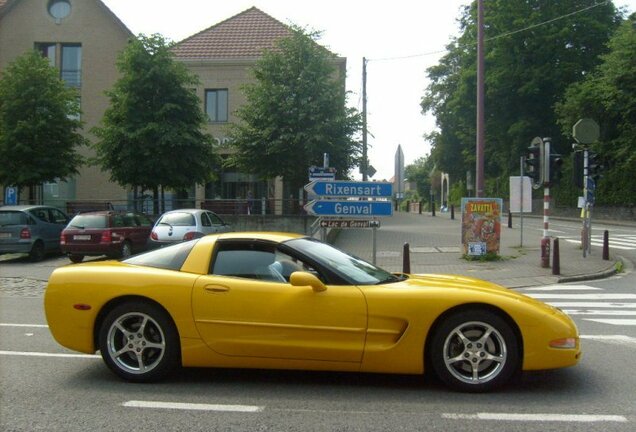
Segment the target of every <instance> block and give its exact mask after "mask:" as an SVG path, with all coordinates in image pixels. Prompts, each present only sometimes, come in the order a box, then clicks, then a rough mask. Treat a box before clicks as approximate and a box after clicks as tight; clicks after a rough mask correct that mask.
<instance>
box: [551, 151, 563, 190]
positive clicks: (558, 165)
mask: <svg viewBox="0 0 636 432" xmlns="http://www.w3.org/2000/svg"><path fill="white" fill-rule="evenodd" d="M562 169H563V158H561V155H560V154H557V153H552V154H550V184H549V186H556V185H558V184H559V183H561V177H563V172H562Z"/></svg>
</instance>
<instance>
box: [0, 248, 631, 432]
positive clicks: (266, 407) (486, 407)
mask: <svg viewBox="0 0 636 432" xmlns="http://www.w3.org/2000/svg"><path fill="white" fill-rule="evenodd" d="M630 253H631V255H630ZM626 254H627V256H628V257H629V258H630V263H631V262H633V261H634V260H635V259H636V257H635V256H634V254H633V253H632V252H629V251H627V252H626ZM64 263H66V260H65V259H64V258H61V257H58V258H55V257H54V258H49V259H47V260H46V261H44V262H42V263H38V264H35V265H34V264H31V263H28V262H26V261H23V260H13V261H10V262H3V263H2V264H0V276H7V277H12V276H11V275H13V274H22V275H24V276H28V277H29V278H30V279H29V280H30V281H32V282H31V283H29V284H27V286H16V287H15V289H3V290H2V291H1V292H0V383H1V384H0V430H2V431H34V430H46V431H86V430H96V431H100V430H131V431H155V430H175V431H179V430H187V431H198V430H201V431H203V430H205V431H398V430H405V431H416V430H462V431H486V430H488V431H491V430H505V431H557V430H558V431H568V430H572V431H598V430H604V431H633V430H636V402H635V400H634V388H636V375H635V374H633V373H632V369H631V366H632V365H633V363H634V361H633V359H634V355H636V289H635V288H634V287H636V273H634V271H633V266H632V265H631V264H630V263H628V268H627V272H625V273H623V274H620V275H618V276H614V277H612V278H610V279H607V280H599V281H593V282H582V283H578V284H564V285H557V286H542V287H529V288H524V289H522V290H521V291H522V292H524V293H526V294H529V295H532V296H535V297H538V298H541V299H542V300H544V301H547V302H549V303H553V304H557V305H559V306H560V307H562V308H563V309H565V310H566V311H568V312H569V313H571V316H572V317H573V318H574V320H575V321H576V323H577V325H578V326H579V329H580V332H581V336H582V344H583V351H584V355H583V358H582V360H581V362H580V364H579V365H577V366H575V367H573V368H568V369H563V370H556V371H548V372H535V373H526V374H523V375H522V377H521V378H520V379H519V380H518V381H516V382H514V383H512V384H511V385H509V386H507V387H505V388H503V389H502V390H501V391H498V392H496V393H491V394H478V395H471V394H462V393H455V392H452V391H450V390H448V389H447V388H446V387H444V386H443V385H441V384H440V383H438V382H436V381H435V380H431V379H423V378H421V377H414V376H404V375H375V374H369V375H364V374H345V373H315V372H290V371H265V370H248V371H245V370H220V369H190V370H182V371H179V372H178V373H176V374H175V375H174V376H171V377H170V378H169V379H168V380H166V381H164V382H161V383H157V384H130V383H126V382H123V381H121V380H119V379H118V378H117V377H115V376H114V375H113V374H112V373H110V372H109V370H108V369H107V368H106V367H105V365H104V364H103V363H102V361H101V359H100V358H99V357H97V356H85V355H77V353H73V352H70V351H68V350H65V349H64V348H62V347H60V346H59V345H57V343H56V342H55V341H54V340H53V339H52V337H51V335H50V333H49V331H48V329H47V327H46V320H45V317H44V312H43V307H42V297H41V288H38V286H43V282H41V283H38V282H37V278H39V277H40V276H39V275H46V272H47V271H48V272H49V273H50V271H51V270H52V268H54V267H55V266H57V265H62V264H64ZM13 277H17V276H13ZM46 277H48V276H45V277H44V279H46ZM33 278H35V280H34V279H33Z"/></svg>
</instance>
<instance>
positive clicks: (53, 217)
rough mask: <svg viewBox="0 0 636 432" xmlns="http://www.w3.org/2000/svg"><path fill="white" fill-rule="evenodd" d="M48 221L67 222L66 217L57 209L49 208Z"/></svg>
mask: <svg viewBox="0 0 636 432" xmlns="http://www.w3.org/2000/svg"><path fill="white" fill-rule="evenodd" d="M49 216H50V221H51V222H53V223H56V224H66V223H68V218H67V217H66V216H65V215H64V213H62V212H61V211H59V210H57V209H49Z"/></svg>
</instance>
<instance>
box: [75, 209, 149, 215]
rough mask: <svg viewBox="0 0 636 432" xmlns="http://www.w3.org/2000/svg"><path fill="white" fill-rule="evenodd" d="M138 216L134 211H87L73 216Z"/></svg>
mask: <svg viewBox="0 0 636 432" xmlns="http://www.w3.org/2000/svg"><path fill="white" fill-rule="evenodd" d="M131 213H133V214H140V213H139V212H136V211H132V210H130V211H129V210H96V211H87V212H81V213H77V214H75V216H86V215H93V216H108V215H116V214H131Z"/></svg>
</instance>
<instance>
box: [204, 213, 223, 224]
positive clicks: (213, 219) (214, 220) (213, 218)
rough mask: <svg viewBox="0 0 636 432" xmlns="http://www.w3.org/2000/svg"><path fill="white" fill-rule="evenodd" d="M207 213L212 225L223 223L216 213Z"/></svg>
mask: <svg viewBox="0 0 636 432" xmlns="http://www.w3.org/2000/svg"><path fill="white" fill-rule="evenodd" d="M207 215H208V217H209V218H210V221H211V222H212V225H223V221H222V220H221V218H220V217H218V216H217V215H216V214H214V213H207Z"/></svg>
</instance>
